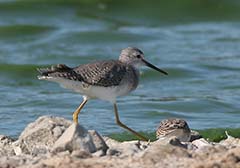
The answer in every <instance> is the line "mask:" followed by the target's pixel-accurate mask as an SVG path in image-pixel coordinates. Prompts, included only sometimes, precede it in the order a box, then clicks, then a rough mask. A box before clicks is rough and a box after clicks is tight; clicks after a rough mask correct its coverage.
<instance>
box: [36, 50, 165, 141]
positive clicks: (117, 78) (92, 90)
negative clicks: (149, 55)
mask: <svg viewBox="0 0 240 168" xmlns="http://www.w3.org/2000/svg"><path fill="white" fill-rule="evenodd" d="M142 65H145V66H148V67H150V68H152V69H154V70H156V71H158V72H161V73H163V74H164V75H167V74H168V73H167V72H165V71H163V70H162V69H159V68H158V67H156V66H154V65H153V64H151V63H149V62H148V61H146V60H145V58H144V54H143V52H142V51H141V50H140V49H138V48H135V47H128V48H125V49H123V50H122V52H121V54H120V56H119V59H118V60H106V61H98V62H95V63H89V64H83V65H79V66H77V67H75V68H70V67H68V66H67V65H64V64H58V65H56V66H52V67H51V68H39V69H38V71H39V72H40V75H39V76H38V79H40V80H48V81H53V82H57V83H59V84H60V85H61V86H63V87H65V88H69V89H72V90H74V91H75V92H78V93H80V94H81V95H82V96H83V101H82V103H81V104H80V106H79V107H78V108H77V109H76V111H75V112H74V113H73V121H74V122H75V123H78V115H79V113H80V111H81V109H82V108H83V106H84V105H85V104H86V103H87V101H88V100H89V99H95V98H96V99H101V100H106V101H109V102H111V103H112V104H113V107H114V113H115V118H116V123H117V124H118V125H119V126H121V127H123V128H125V129H127V130H128V131H130V132H132V133H133V134H135V135H136V136H138V137H139V138H140V139H142V140H145V141H147V140H148V139H147V138H145V137H144V136H142V135H141V134H139V133H137V132H136V131H134V130H133V129H131V128H129V127H127V126H126V125H124V124H123V123H122V122H121V121H120V119H119V115H118V109H117V103H116V98H117V97H119V96H124V95H127V94H128V93H130V92H131V91H133V90H135V89H136V88H137V86H138V81H139V70H138V68H139V67H140V66H142Z"/></svg>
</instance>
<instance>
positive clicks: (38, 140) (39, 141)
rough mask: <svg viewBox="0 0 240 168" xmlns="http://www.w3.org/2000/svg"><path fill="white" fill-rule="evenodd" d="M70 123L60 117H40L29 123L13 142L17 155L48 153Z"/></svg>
mask: <svg viewBox="0 0 240 168" xmlns="http://www.w3.org/2000/svg"><path fill="white" fill-rule="evenodd" d="M70 124H71V121H69V120H66V119H64V118H60V117H50V116H42V117H39V118H38V119H37V120H36V121H35V122H33V123H30V124H29V125H28V126H27V127H26V128H25V129H24V131H23V132H22V133H21V135H20V136H19V139H18V141H16V142H14V144H13V148H14V151H15V153H16V154H17V155H21V154H31V155H34V156H36V155H39V154H45V153H47V152H49V151H50V149H51V148H52V146H53V144H54V143H55V141H56V140H57V139H58V138H59V136H60V135H61V134H62V132H63V131H64V130H65V129H66V128H67V127H69V125H70Z"/></svg>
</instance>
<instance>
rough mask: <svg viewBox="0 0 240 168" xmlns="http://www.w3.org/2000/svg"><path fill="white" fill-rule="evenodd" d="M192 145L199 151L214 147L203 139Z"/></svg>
mask: <svg viewBox="0 0 240 168" xmlns="http://www.w3.org/2000/svg"><path fill="white" fill-rule="evenodd" d="M192 144H193V145H195V146H196V147H197V149H203V148H205V147H211V146H212V144H210V143H209V142H208V141H206V140H205V139H203V138H201V139H197V140H195V141H193V142H192Z"/></svg>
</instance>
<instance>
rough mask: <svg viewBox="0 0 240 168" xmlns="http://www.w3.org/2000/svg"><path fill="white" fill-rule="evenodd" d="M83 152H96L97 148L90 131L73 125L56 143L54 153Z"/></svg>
mask: <svg viewBox="0 0 240 168" xmlns="http://www.w3.org/2000/svg"><path fill="white" fill-rule="evenodd" d="M66 150H68V151H70V152H72V151H74V150H82V151H87V152H90V153H93V152H96V146H95V145H94V143H93V139H92V137H91V135H90V134H89V133H88V131H87V130H86V129H85V128H84V127H82V126H81V125H79V124H75V123H73V124H72V125H71V126H70V127H69V128H68V129H67V130H66V131H65V132H64V133H63V134H62V136H61V137H60V138H59V139H58V140H57V141H56V142H55V144H54V146H53V150H52V151H53V152H61V151H66Z"/></svg>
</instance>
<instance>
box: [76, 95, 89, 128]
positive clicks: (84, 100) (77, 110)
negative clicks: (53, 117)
mask: <svg viewBox="0 0 240 168" xmlns="http://www.w3.org/2000/svg"><path fill="white" fill-rule="evenodd" d="M87 101H88V99H87V98H85V97H83V101H82V103H81V104H80V105H79V107H78V108H77V109H76V110H75V111H74V113H73V122H74V123H76V124H77V123H78V114H79V113H80V111H81V109H82V108H83V106H84V105H85V104H86V103H87Z"/></svg>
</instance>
